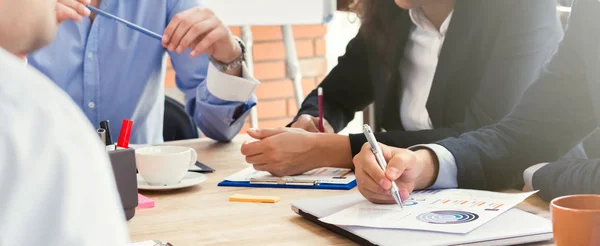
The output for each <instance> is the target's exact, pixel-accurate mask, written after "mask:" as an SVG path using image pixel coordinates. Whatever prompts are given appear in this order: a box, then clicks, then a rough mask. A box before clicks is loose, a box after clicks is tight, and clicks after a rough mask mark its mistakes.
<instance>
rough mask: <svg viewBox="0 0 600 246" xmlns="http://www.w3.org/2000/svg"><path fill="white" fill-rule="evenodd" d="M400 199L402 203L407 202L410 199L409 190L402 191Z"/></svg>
mask: <svg viewBox="0 0 600 246" xmlns="http://www.w3.org/2000/svg"><path fill="white" fill-rule="evenodd" d="M399 191H400V199H402V201H406V200H407V199H408V198H410V191H408V189H400V190H399Z"/></svg>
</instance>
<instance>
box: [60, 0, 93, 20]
mask: <svg viewBox="0 0 600 246" xmlns="http://www.w3.org/2000/svg"><path fill="white" fill-rule="evenodd" d="M59 2H60V3H62V4H64V5H65V6H67V7H69V8H71V9H73V10H75V11H76V12H77V13H78V14H79V15H82V16H86V17H87V16H90V14H91V12H90V10H89V9H88V8H87V7H86V6H85V5H88V4H90V0H77V1H75V0H61V1H59Z"/></svg>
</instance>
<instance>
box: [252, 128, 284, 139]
mask: <svg viewBox="0 0 600 246" xmlns="http://www.w3.org/2000/svg"><path fill="white" fill-rule="evenodd" d="M288 130H289V129H288V128H285V127H281V128H272V129H250V130H248V131H247V132H248V135H250V137H252V138H254V139H265V138H268V137H271V136H275V135H277V134H281V133H284V132H287V131H288Z"/></svg>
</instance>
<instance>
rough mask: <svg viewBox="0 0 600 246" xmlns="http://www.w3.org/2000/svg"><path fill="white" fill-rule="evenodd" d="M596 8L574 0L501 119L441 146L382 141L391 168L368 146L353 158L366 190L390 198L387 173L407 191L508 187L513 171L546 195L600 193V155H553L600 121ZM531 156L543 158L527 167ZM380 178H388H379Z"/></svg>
mask: <svg viewBox="0 0 600 246" xmlns="http://www.w3.org/2000/svg"><path fill="white" fill-rule="evenodd" d="M598 16H600V1H597V0H577V1H576V2H575V6H574V8H573V11H572V13H571V18H570V20H569V23H568V25H567V26H568V27H567V31H566V35H565V39H564V40H563V41H562V43H561V45H560V48H559V50H558V52H557V54H556V55H555V56H554V57H553V59H552V61H551V62H550V63H549V64H548V66H547V67H546V68H545V69H544V70H543V72H542V74H541V76H540V78H539V79H538V80H537V82H535V83H534V84H533V85H532V86H531V87H530V88H529V89H527V91H526V92H525V93H524V96H523V98H522V99H521V101H520V102H519V103H518V105H517V106H516V107H515V109H514V110H513V111H512V112H511V113H510V114H508V115H507V116H506V117H505V118H504V119H502V120H501V121H500V122H499V123H497V124H494V125H491V126H488V127H485V128H482V129H479V130H477V131H472V132H468V133H465V134H463V135H461V136H459V137H454V138H447V139H444V140H441V141H438V142H437V143H436V144H435V145H437V146H439V147H440V148H437V149H432V148H427V147H426V146H423V148H421V149H417V150H415V149H413V150H414V151H411V150H406V149H399V148H391V147H384V152H385V153H386V155H387V157H386V158H388V159H389V160H390V163H389V165H388V167H389V169H388V170H387V172H386V173H384V172H383V171H381V170H379V171H378V170H377V164H376V162H375V161H374V159H373V158H372V154H371V153H370V150H368V148H367V147H366V146H365V147H363V151H362V152H361V153H360V154H359V155H357V156H356V158H355V166H356V169H357V171H356V172H357V179H358V178H360V179H361V180H362V181H361V182H359V183H362V184H359V186H360V187H359V190H361V193H363V195H365V197H367V198H368V199H369V200H372V201H374V202H385V203H393V202H394V200H393V198H392V197H391V196H389V195H388V193H389V192H386V189H388V188H389V186H390V182H389V181H390V180H395V181H396V183H397V184H398V185H399V186H401V187H402V189H404V190H406V191H407V192H410V191H412V190H413V189H424V188H428V187H430V186H431V185H432V184H434V183H436V182H442V183H445V184H447V185H446V186H445V187H441V188H452V187H461V188H470V189H487V190H497V189H504V188H509V187H511V186H512V177H514V176H515V175H519V174H523V176H524V179H525V183H526V184H527V187H528V188H529V189H535V190H539V193H538V195H539V196H540V197H542V198H543V199H545V200H550V199H553V198H556V197H559V196H563V195H570V194H599V193H600V159H593V160H590V159H568V158H563V159H560V160H558V161H553V160H556V159H557V158H558V157H559V156H562V155H563V154H564V153H566V152H567V151H569V149H571V148H572V147H573V146H575V145H577V144H578V143H581V142H582V141H583V140H584V139H585V138H586V136H588V135H589V134H591V133H592V132H593V131H594V130H596V129H597V128H598V127H599V126H600V121H599V120H600V96H599V93H600V21H599V19H598ZM402 160H403V161H402ZM532 163H540V164H538V165H535V166H533V167H529V166H530V165H531V164H532ZM531 168H533V169H531ZM391 170H396V171H391ZM400 170H403V171H400ZM524 170H525V171H524ZM359 173H360V174H359ZM359 176H360V177H359ZM381 179H384V180H386V181H384V182H383V183H384V185H381V186H380V185H379V184H380V183H381V182H380V181H381Z"/></svg>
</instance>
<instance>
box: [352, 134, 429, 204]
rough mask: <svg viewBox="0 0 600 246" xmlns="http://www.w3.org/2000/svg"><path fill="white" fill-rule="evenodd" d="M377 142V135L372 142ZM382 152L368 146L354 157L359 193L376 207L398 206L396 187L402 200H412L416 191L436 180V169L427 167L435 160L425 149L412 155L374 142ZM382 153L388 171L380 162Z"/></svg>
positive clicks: (366, 144)
mask: <svg viewBox="0 0 600 246" xmlns="http://www.w3.org/2000/svg"><path fill="white" fill-rule="evenodd" d="M372 140H375V139H374V135H373V138H372ZM374 142H375V143H376V144H377V145H378V146H379V149H378V150H376V151H373V149H372V146H371V144H369V143H365V145H364V146H363V148H362V149H361V152H360V153H359V154H357V155H356V156H355V157H354V160H353V162H354V168H355V175H356V180H357V183H358V190H359V191H360V193H361V194H362V195H363V196H364V197H365V198H366V199H367V200H369V201H371V202H373V203H385V204H388V203H398V202H397V200H396V199H395V198H394V196H393V195H392V193H393V188H392V187H393V185H396V186H397V190H398V193H399V195H400V197H401V200H402V201H403V200H406V199H408V198H409V195H410V192H412V191H413V190H421V189H426V188H429V187H430V186H431V185H433V183H434V182H435V180H436V178H437V166H436V165H428V164H426V163H435V162H432V159H435V157H434V155H433V154H432V152H430V151H429V150H426V149H423V150H418V151H416V152H413V151H411V150H407V149H401V148H394V147H389V146H386V145H383V144H379V143H377V142H376V140H375V141H374ZM374 152H379V153H380V154H381V158H382V159H383V162H386V164H387V165H385V168H383V169H382V166H383V165H380V164H379V162H378V161H377V159H378V158H377V157H376V154H375V153H374Z"/></svg>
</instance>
